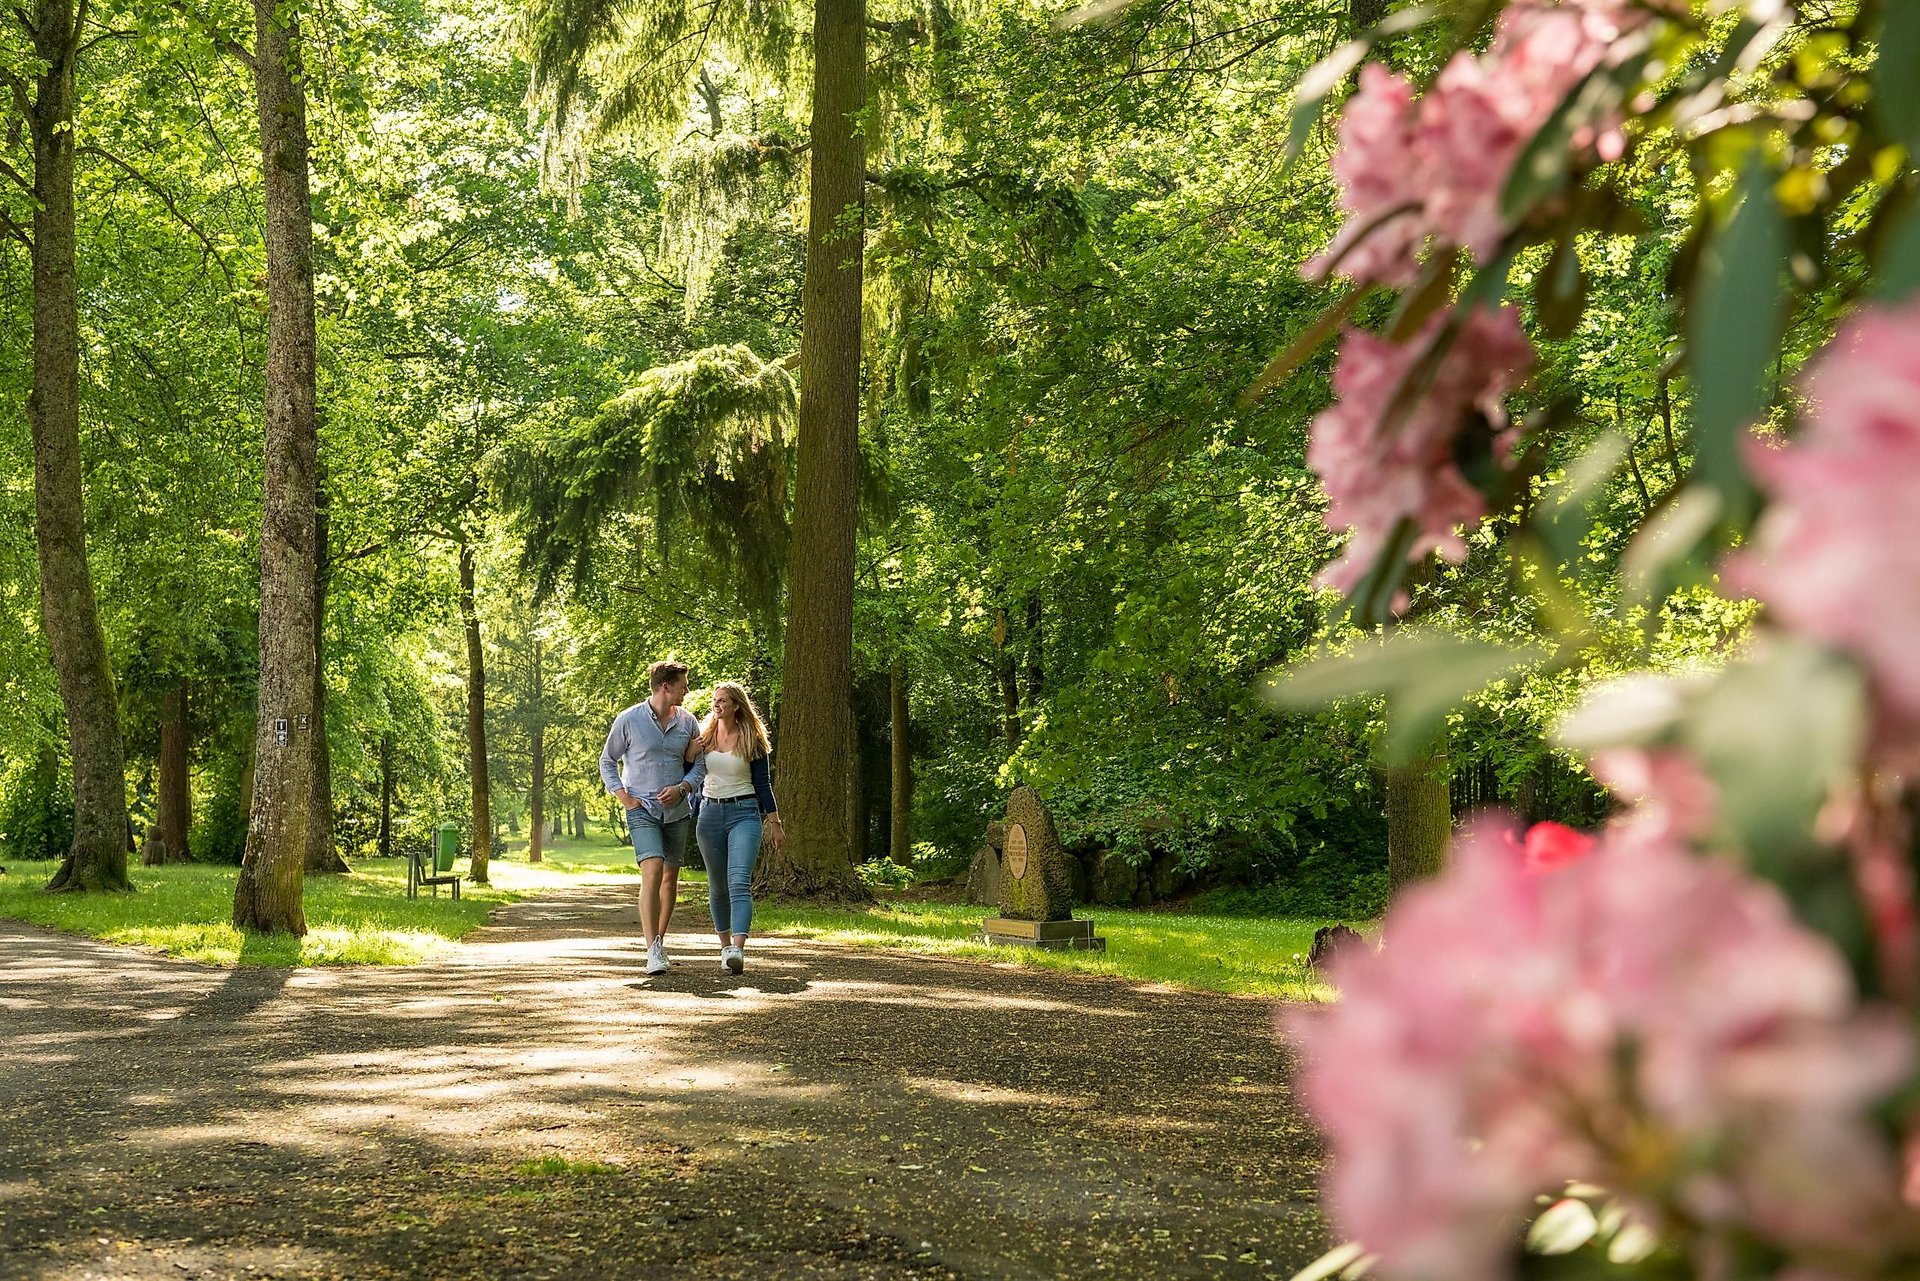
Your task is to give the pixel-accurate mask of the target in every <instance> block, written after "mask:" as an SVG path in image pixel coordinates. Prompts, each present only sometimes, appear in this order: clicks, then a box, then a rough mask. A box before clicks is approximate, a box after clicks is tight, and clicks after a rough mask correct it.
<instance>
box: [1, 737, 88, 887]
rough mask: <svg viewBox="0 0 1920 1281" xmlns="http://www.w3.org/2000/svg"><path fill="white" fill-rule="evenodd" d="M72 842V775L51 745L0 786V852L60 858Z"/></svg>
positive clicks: (20, 856)
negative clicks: (68, 772)
mask: <svg viewBox="0 0 1920 1281" xmlns="http://www.w3.org/2000/svg"><path fill="white" fill-rule="evenodd" d="M72 845H73V779H72V778H71V777H70V776H69V775H68V774H67V771H66V770H64V769H63V768H61V765H60V758H59V757H58V755H56V754H55V752H54V750H53V749H52V748H51V747H49V748H46V749H44V750H43V751H42V752H41V753H40V755H39V757H38V758H37V759H35V760H34V762H33V763H32V764H31V765H27V766H25V767H24V768H18V769H16V770H14V771H13V772H12V773H11V774H10V775H9V776H8V778H7V779H6V780H5V784H4V787H0V856H3V857H5V858H8V859H18V860H22V861H24V860H27V859H59V858H65V857H66V856H67V851H68V849H70V848H71V847H72Z"/></svg>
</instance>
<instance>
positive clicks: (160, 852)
mask: <svg viewBox="0 0 1920 1281" xmlns="http://www.w3.org/2000/svg"><path fill="white" fill-rule="evenodd" d="M190 748H191V740H190V739H189V737H188V734H187V683H186V682H185V681H181V682H180V683H179V684H177V685H175V686H174V687H173V688H172V689H170V690H168V691H167V697H166V699H165V701H164V702H162V703H161V705H160V796H159V814H158V815H157V816H156V818H155V820H154V824H153V825H154V828H155V829H156V832H157V834H158V835H157V837H156V839H154V840H153V841H150V842H149V843H148V846H147V858H146V861H147V863H148V864H150V865H151V864H157V863H184V862H186V861H187V832H188V831H189V830H190V829H191V827H192V825H193V809H192V807H193V786H192V775H191V773H190V764H191V762H190V759H189V751H190Z"/></svg>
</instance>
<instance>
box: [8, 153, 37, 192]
mask: <svg viewBox="0 0 1920 1281" xmlns="http://www.w3.org/2000/svg"><path fill="white" fill-rule="evenodd" d="M0 178H11V179H13V181H14V182H16V183H18V184H19V186H20V190H22V191H24V192H26V193H27V194H28V195H29V196H31V195H34V194H35V192H34V189H33V184H32V183H30V182H28V181H27V180H26V178H25V176H24V175H22V174H21V172H20V171H19V170H18V169H15V168H14V167H13V166H12V165H10V164H8V163H7V162H6V161H4V160H0Z"/></svg>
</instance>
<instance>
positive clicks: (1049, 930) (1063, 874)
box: [986, 787, 1107, 950]
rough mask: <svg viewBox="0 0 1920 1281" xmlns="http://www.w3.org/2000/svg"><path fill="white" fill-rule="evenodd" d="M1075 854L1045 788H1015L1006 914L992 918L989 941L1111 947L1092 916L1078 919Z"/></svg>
mask: <svg viewBox="0 0 1920 1281" xmlns="http://www.w3.org/2000/svg"><path fill="white" fill-rule="evenodd" d="M1071 857H1072V855H1070V854H1068V853H1067V852H1066V850H1065V849H1063V848H1062V847H1061V845H1060V835H1059V833H1058V832H1056V831H1055V830H1054V827H1053V815H1051V814H1049V813H1047V807H1046V805H1044V804H1043V803H1042V802H1041V800H1040V794H1039V793H1038V792H1036V791H1034V790H1033V789H1032V788H1031V787H1016V788H1014V789H1013V796H1012V797H1011V798H1009V799H1008V801H1007V823H1006V835H1005V844H1004V845H1003V846H1002V848H1001V855H1000V915H998V916H991V917H988V918H987V921H986V935H987V942H989V943H1009V944H1017V945H1020V946H1023V947H1044V948H1053V949H1067V948H1088V949H1094V950H1104V949H1105V948H1106V946H1107V941H1106V940H1105V939H1103V938H1095V937H1094V934H1093V922H1092V921H1089V920H1084V919H1081V920H1076V919H1074V915H1073V871H1072V868H1071V867H1070V866H1069V865H1068V862H1067V860H1068V859H1070V858H1071Z"/></svg>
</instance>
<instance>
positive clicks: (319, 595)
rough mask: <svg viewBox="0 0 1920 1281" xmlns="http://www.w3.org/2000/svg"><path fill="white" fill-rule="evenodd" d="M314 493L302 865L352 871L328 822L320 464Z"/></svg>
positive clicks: (321, 870)
mask: <svg viewBox="0 0 1920 1281" xmlns="http://www.w3.org/2000/svg"><path fill="white" fill-rule="evenodd" d="M321 473H322V483H321V484H320V486H319V487H318V488H317V489H316V491H315V494H314V530H313V566H314V572H313V800H312V802H311V804H310V805H309V806H308V809H307V871H308V872H309V873H322V874H326V873H335V872H351V871H352V870H353V869H352V868H350V867H348V866H347V860H346V859H344V858H342V857H340V850H339V848H338V847H337V845H336V844H335V841H334V827H333V749H332V748H331V747H329V746H328V744H327V579H328V578H329V577H330V576H331V573H332V569H331V567H330V566H329V565H328V563H327V555H328V550H327V491H326V486H325V484H324V479H325V477H324V473H325V464H324V463H323V464H321Z"/></svg>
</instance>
